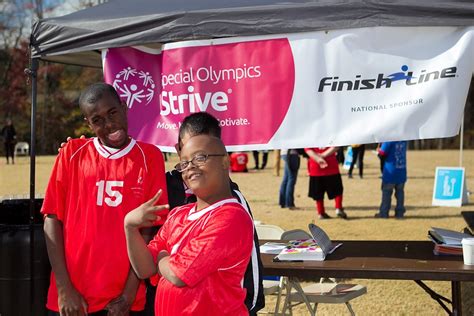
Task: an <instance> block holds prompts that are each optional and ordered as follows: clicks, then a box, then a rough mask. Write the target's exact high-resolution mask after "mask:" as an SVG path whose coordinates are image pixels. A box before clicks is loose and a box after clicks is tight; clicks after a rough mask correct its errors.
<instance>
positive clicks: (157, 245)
mask: <svg viewBox="0 0 474 316" xmlns="http://www.w3.org/2000/svg"><path fill="white" fill-rule="evenodd" d="M167 231H168V225H167V223H165V224H164V225H163V226H162V227H161V228H160V230H159V231H158V233H156V235H155V237H153V239H152V240H151V241H150V243H148V246H147V247H148V250H149V251H150V253H151V255H152V256H153V261H154V262H155V263H156V257H157V256H158V254H159V253H160V251H162V250H168V249H167V248H168V247H167V244H166V238H165V236H166V232H167Z"/></svg>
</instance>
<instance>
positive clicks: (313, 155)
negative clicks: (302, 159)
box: [306, 149, 327, 168]
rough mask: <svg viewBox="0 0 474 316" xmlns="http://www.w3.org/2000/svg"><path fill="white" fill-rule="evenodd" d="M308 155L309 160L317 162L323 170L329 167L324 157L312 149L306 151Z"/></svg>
mask: <svg viewBox="0 0 474 316" xmlns="http://www.w3.org/2000/svg"><path fill="white" fill-rule="evenodd" d="M306 153H307V154H308V156H309V158H310V159H313V160H314V161H316V162H317V163H318V164H319V166H320V167H321V168H325V167H327V162H326V160H325V159H324V157H323V156H322V155H320V154H318V153H317V152H315V151H314V150H312V149H308V150H306Z"/></svg>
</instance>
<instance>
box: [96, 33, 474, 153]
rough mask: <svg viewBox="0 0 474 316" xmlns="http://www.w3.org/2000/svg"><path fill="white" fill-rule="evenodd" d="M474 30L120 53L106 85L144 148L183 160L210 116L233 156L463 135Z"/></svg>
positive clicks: (281, 38) (308, 37)
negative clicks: (197, 125)
mask: <svg viewBox="0 0 474 316" xmlns="http://www.w3.org/2000/svg"><path fill="white" fill-rule="evenodd" d="M473 51H474V27H468V28H457V27H374V28H361V29H344V30H333V31H325V32H308V33H298V34H281V35H271V36H255V37H238V38H224V39H213V40H201V41H186V42H177V43H169V44H164V45H163V46H162V47H161V50H151V49H144V48H140V47H125V48H111V49H108V50H106V51H104V53H103V62H104V75H105V80H106V82H108V83H110V84H113V85H114V87H116V89H117V90H118V91H119V94H120V96H121V97H122V98H123V100H124V101H126V102H127V104H128V106H129V111H128V116H129V131H130V133H131V135H132V136H134V137H135V138H137V139H140V140H143V141H147V142H150V143H154V144H156V145H159V146H160V148H162V149H163V150H165V151H169V150H174V147H173V146H174V144H175V143H176V140H177V133H178V129H179V126H180V123H181V122H182V120H183V119H184V117H186V116H187V115H189V114H191V113H194V112H199V111H207V112H210V113H211V114H213V115H214V116H216V117H217V118H218V119H219V121H220V124H221V126H222V138H223V140H224V142H225V144H226V145H227V146H228V149H230V150H255V149H275V148H304V147H326V146H340V145H349V144H366V143H380V142H385V141H393V140H410V139H426V138H439V137H451V136H454V135H457V134H458V132H459V127H460V122H461V118H462V115H463V112H464V105H465V103H466V97H467V93H468V88H469V84H470V81H471V77H472V75H473V72H474V56H473Z"/></svg>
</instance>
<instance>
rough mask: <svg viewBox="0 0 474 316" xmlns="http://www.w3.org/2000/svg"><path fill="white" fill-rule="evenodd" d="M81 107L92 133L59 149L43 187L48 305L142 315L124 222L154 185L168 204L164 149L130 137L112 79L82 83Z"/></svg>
mask: <svg viewBox="0 0 474 316" xmlns="http://www.w3.org/2000/svg"><path fill="white" fill-rule="evenodd" d="M79 106H80V108H81V110H82V112H83V114H84V117H85V120H86V121H87V123H88V125H89V127H90V128H91V129H92V131H93V132H94V133H95V135H97V137H94V138H90V139H84V138H82V139H73V140H69V141H68V142H67V144H66V145H65V146H64V147H63V148H61V150H60V152H59V155H58V157H57V158H56V162H55V164H54V167H53V171H52V173H51V177H50V180H49V183H48V187H47V189H46V194H45V198H44V203H43V207H42V209H41V212H42V214H44V216H45V219H44V231H45V239H46V246H47V249H48V255H49V260H50V263H51V267H52V274H51V282H50V288H49V292H48V298H47V304H46V307H47V309H48V310H49V315H51V316H52V315H56V316H58V315H66V316H68V315H88V314H92V313H102V314H100V315H105V314H107V315H129V314H130V315H141V314H140V312H141V311H142V310H143V309H144V305H145V286H144V284H143V282H140V281H139V280H138V278H137V276H136V275H135V273H134V272H133V270H132V269H131V268H130V262H129V259H128V255H127V248H126V242H125V233H124V229H123V225H124V224H123V223H124V218H125V215H126V214H127V213H128V212H130V211H131V210H133V209H135V208H137V207H139V206H140V205H142V204H143V203H144V202H145V201H148V200H150V198H152V197H153V196H154V195H155V193H156V192H157V191H158V190H160V192H161V196H160V199H159V201H158V202H159V203H160V204H166V203H167V193H166V192H167V191H166V180H165V170H164V169H165V167H164V162H163V155H162V154H161V152H160V150H159V149H158V148H157V147H156V146H153V145H149V144H145V143H141V142H139V141H136V140H134V139H133V138H131V137H130V136H128V133H127V129H128V122H127V115H126V113H127V105H126V104H125V103H124V102H122V101H121V100H120V97H119V96H118V94H117V92H116V91H115V89H114V88H113V87H112V86H110V85H108V84H105V83H97V84H93V85H91V86H89V87H87V88H86V89H85V90H84V91H83V92H82V94H81V96H80V98H79ZM166 214H167V211H166V210H164V211H163V212H161V213H160V216H161V217H162V222H157V223H156V224H157V225H159V224H162V223H163V222H164V219H165V218H166ZM150 239H151V236H150Z"/></svg>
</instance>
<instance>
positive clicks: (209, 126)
mask: <svg viewBox="0 0 474 316" xmlns="http://www.w3.org/2000/svg"><path fill="white" fill-rule="evenodd" d="M185 133H189V134H190V135H191V136H196V135H210V136H214V137H217V138H221V127H220V125H219V120H218V119H216V118H215V117H214V116H212V115H211V114H209V113H207V112H197V113H193V114H191V115H188V116H187V117H185V118H184V120H183V122H182V123H181V126H180V127H179V139H180V140H181V139H182V138H183V136H184V134H185Z"/></svg>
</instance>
